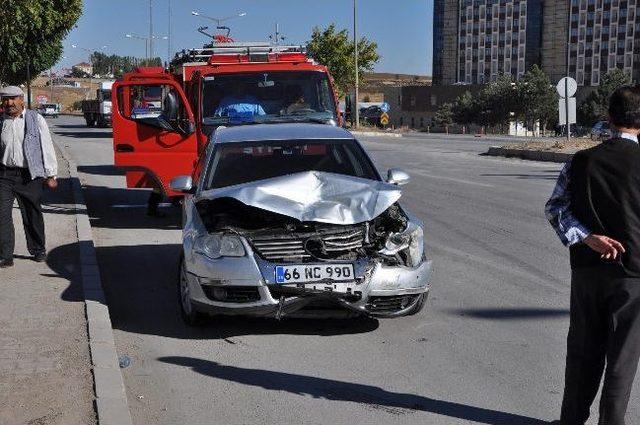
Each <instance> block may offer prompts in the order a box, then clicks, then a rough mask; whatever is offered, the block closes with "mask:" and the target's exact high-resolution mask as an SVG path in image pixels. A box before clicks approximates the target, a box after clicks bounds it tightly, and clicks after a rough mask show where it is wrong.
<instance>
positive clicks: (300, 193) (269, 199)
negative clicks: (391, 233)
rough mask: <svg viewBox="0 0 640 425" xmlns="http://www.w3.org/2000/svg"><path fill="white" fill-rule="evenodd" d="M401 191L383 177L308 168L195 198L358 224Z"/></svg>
mask: <svg viewBox="0 0 640 425" xmlns="http://www.w3.org/2000/svg"><path fill="white" fill-rule="evenodd" d="M400 195H401V190H400V189H399V188H398V186H395V185H392V184H389V183H385V182H382V181H376V180H370V179H363V178H358V177H351V176H346V175H342V174H334V173H325V172H320V171H307V172H303V173H296V174H290V175H286V176H282V177H275V178H271V179H266V180H258V181H253V182H249V183H244V184H239V185H235V186H229V187H224V188H220V189H211V190H207V191H204V192H202V193H201V194H200V196H199V199H198V200H203V199H207V200H214V199H220V198H233V199H236V200H238V201H240V202H242V203H243V204H246V205H250V206H252V207H256V208H260V209H263V210H267V211H271V212H274V213H277V214H282V215H286V216H288V217H292V218H295V219H297V220H300V221H315V222H319V223H330V224H357V223H362V222H365V221H369V220H372V219H374V218H375V217H377V216H379V215H380V214H382V213H383V212H384V211H385V210H386V209H387V208H389V207H390V206H391V205H393V204H394V203H395V202H396V201H397V200H398V199H399V198H400Z"/></svg>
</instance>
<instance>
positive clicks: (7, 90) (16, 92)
mask: <svg viewBox="0 0 640 425" xmlns="http://www.w3.org/2000/svg"><path fill="white" fill-rule="evenodd" d="M16 96H22V97H24V91H22V89H21V88H20V87H18V86H7V87H2V88H0V97H16Z"/></svg>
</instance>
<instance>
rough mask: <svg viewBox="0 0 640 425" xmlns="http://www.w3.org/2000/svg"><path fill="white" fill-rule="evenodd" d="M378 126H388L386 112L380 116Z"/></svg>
mask: <svg viewBox="0 0 640 425" xmlns="http://www.w3.org/2000/svg"><path fill="white" fill-rule="evenodd" d="M380 124H381V125H387V124H389V114H387V113H386V112H383V113H382V114H381V115H380Z"/></svg>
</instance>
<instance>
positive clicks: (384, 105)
mask: <svg viewBox="0 0 640 425" xmlns="http://www.w3.org/2000/svg"><path fill="white" fill-rule="evenodd" d="M380 109H381V110H382V112H389V110H390V109H391V106H389V104H388V103H387V102H382V105H380Z"/></svg>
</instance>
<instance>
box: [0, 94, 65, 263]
mask: <svg viewBox="0 0 640 425" xmlns="http://www.w3.org/2000/svg"><path fill="white" fill-rule="evenodd" d="M0 100H1V102H2V108H3V110H4V113H3V114H1V115H0V130H1V133H0V268H5V267H11V266H13V251H14V247H15V231H14V227H13V216H12V213H13V202H14V200H15V199H17V200H18V205H19V206H20V212H21V213H22V223H23V225H24V232H25V234H26V238H27V249H28V250H29V253H30V254H31V255H33V259H34V260H35V261H38V262H43V261H45V260H46V259H47V253H46V250H45V233H44V218H43V216H42V205H41V198H42V189H43V187H44V186H46V187H49V188H51V189H55V188H56V187H57V185H58V183H57V182H56V175H57V173H58V162H57V160H56V154H55V150H54V148H53V141H52V140H51V133H50V132H49V127H48V125H47V122H46V121H45V119H44V118H43V117H42V116H41V115H40V114H38V113H37V112H35V111H32V110H30V109H26V108H25V106H24V92H23V91H22V89H21V88H20V87H15V86H9V87H5V88H2V89H0Z"/></svg>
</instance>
